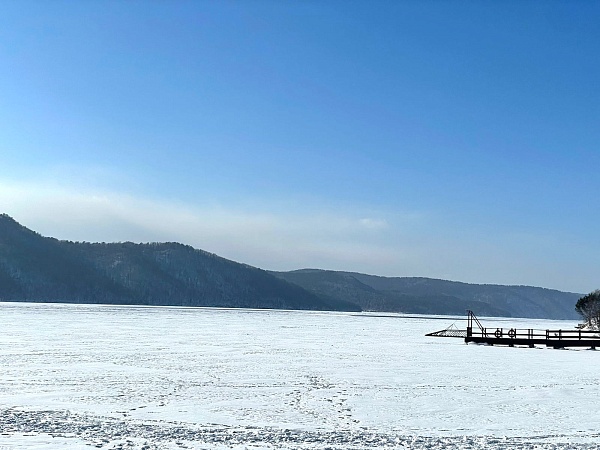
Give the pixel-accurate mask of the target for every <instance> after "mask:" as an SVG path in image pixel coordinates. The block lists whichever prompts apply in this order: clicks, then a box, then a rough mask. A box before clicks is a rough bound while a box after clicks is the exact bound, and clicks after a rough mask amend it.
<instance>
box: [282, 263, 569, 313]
mask: <svg viewBox="0 0 600 450" xmlns="http://www.w3.org/2000/svg"><path fill="white" fill-rule="evenodd" d="M272 273H273V274H274V275H276V276H278V277H280V278H281V279H283V280H286V281H289V282H291V283H296V284H298V286H302V287H303V288H305V289H307V290H309V291H311V292H313V293H315V294H318V295H326V296H328V297H332V298H338V299H341V298H343V299H345V300H347V301H351V302H354V303H356V304H358V305H359V306H360V307H361V308H363V309H364V310H368V311H389V312H404V313H414V314H460V315H462V314H464V313H465V310H466V309H471V310H473V311H474V312H475V313H476V314H479V315H482V316H507V317H531V318H544V319H577V318H578V315H577V313H576V312H575V304H576V303H577V299H578V298H579V297H581V294H574V293H569V292H560V291H556V290H551V289H543V288H538V287H530V286H501V285H486V284H467V283H459V282H455V281H444V280H436V279H431V278H416V277H399V278H388V277H378V276H372V275H365V274H361V273H350V272H335V271H327V270H318V269H304V270H296V271H292V272H272Z"/></svg>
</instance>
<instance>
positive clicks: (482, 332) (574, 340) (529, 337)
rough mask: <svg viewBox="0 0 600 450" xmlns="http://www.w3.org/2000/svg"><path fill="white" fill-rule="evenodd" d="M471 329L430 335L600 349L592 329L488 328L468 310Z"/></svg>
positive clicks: (490, 342)
mask: <svg viewBox="0 0 600 450" xmlns="http://www.w3.org/2000/svg"><path fill="white" fill-rule="evenodd" d="M467 314H468V316H467V329H466V330H460V329H458V328H456V327H449V328H446V329H445V330H441V331H436V332H434V333H429V334H427V335H426V336H438V337H460V338H464V340H465V342H466V343H467V344H468V343H469V342H474V343H477V344H487V345H507V346H509V347H514V346H515V345H523V346H527V347H535V346H536V345H541V346H546V347H553V348H566V347H588V348H592V349H596V347H600V332H598V331H589V330H580V329H573V330H536V329H533V328H527V329H519V328H488V327H484V326H483V325H482V324H481V322H480V321H479V319H477V317H476V316H475V314H473V311H470V310H469V311H467Z"/></svg>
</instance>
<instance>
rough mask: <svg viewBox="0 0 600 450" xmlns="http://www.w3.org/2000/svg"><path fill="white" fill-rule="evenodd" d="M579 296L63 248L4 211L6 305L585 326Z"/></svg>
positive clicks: (158, 251) (154, 252) (142, 248)
mask: <svg viewBox="0 0 600 450" xmlns="http://www.w3.org/2000/svg"><path fill="white" fill-rule="evenodd" d="M580 296H581V295H580V294H574V293H568V292H560V291H555V290H550V289H543V288H537V287H528V286H500V285H478V284H467V283H460V282H454V281H445V280H436V279H430V278H415V277H399V278H387V277H378V276H373V275H365V274H360V273H352V272H335V271H326V270H318V269H304V270H297V271H292V272H267V271H264V270H261V269H258V268H255V267H251V266H248V265H245V264H240V263H237V262H234V261H230V260H227V259H225V258H221V257H219V256H217V255H214V254H212V253H208V252H205V251H203V250H197V249H194V248H192V247H190V246H186V245H182V244H178V243H175V242H168V243H150V244H134V243H131V242H122V243H110V244H106V243H87V242H71V241H59V240H57V239H54V238H49V237H43V236H41V235H40V234H38V233H36V232H34V231H32V230H29V229H27V228H25V227H24V226H22V225H20V224H19V223H17V222H16V221H15V220H14V219H12V218H11V217H9V216H8V215H6V214H0V300H4V301H30V302H66V303H107V304H140V305H172V306H214V307H240V308H274V309H310V310H335V311H360V310H361V309H362V310H368V311H381V312H402V313H413V314H417V313H418V314H458V315H463V314H464V313H465V310H466V309H471V310H473V311H475V313H476V314H478V315H481V316H486V315H487V316H507V317H510V316H513V317H532V318H548V319H576V318H578V316H577V314H576V312H575V304H576V302H577V299H578V298H579V297H580Z"/></svg>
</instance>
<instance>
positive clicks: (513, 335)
mask: <svg viewBox="0 0 600 450" xmlns="http://www.w3.org/2000/svg"><path fill="white" fill-rule="evenodd" d="M467 337H481V338H489V339H492V338H497V339H501V338H502V339H545V340H548V341H549V340H590V339H598V340H599V341H600V333H599V332H598V331H589V330H536V329H533V328H527V329H519V328H493V327H492V328H488V327H482V328H481V329H479V328H476V329H473V328H472V327H467Z"/></svg>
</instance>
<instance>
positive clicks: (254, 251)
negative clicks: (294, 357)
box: [0, 1, 600, 293]
mask: <svg viewBox="0 0 600 450" xmlns="http://www.w3.org/2000/svg"><path fill="white" fill-rule="evenodd" d="M376 6H377V7H376V8H375V7H374V4H372V3H367V2H357V1H344V2H342V1H328V2H316V1H306V2H291V1H282V2H272V1H253V2H234V1H224V2H208V1H207V2H188V1H174V2H146V1H145V2H142V1H128V2H100V1H89V2H69V1H53V2H43V1H23V2H6V3H4V4H3V13H2V14H1V15H0V61H2V62H1V64H2V68H3V70H1V71H0V92H1V93H2V100H1V101H0V136H2V139H0V155H1V156H0V212H1V213H6V214H8V215H10V216H11V217H13V218H15V220H17V221H18V222H20V223H21V224H22V225H24V226H26V227H28V228H30V229H33V230H35V231H37V232H39V233H41V234H42V235H44V236H51V237H56V238H59V239H68V240H79V241H97V242H102V241H104V242H112V241H134V242H147V241H178V242H181V243H184V244H189V245H192V246H194V247H196V248H200V249H203V250H206V251H209V252H213V253H216V254H218V255H220V256H223V257H225V258H229V259H232V260H236V261H239V262H244V263H247V264H250V265H253V266H257V267H260V268H263V269H268V270H293V269H301V268H306V267H311V268H321V269H331V270H344V271H356V272H362V273H369V274H374V275H382V276H420V277H429V278H442V279H448V280H455V281H463V282H469V283H481V284H486V283H487V284H510V285H531V286H540V287H547V288H553V289H559V290H563V291H570V292H579V293H586V292H589V291H591V290H594V289H596V288H598V287H600V285H599V283H598V273H600V256H599V252H598V249H599V244H600V237H599V233H598V230H597V223H599V222H600V209H599V208H597V201H598V200H597V199H598V198H600V195H599V194H600V185H599V183H598V182H597V181H596V179H595V176H594V173H595V171H596V170H597V168H598V167H600V147H599V143H600V127H599V126H598V124H599V123H600V120H599V119H600V94H599V89H598V80H599V79H600V58H598V56H597V49H598V48H599V45H600V29H599V28H598V26H597V24H598V23H600V4H599V3H587V2H586V3H584V2H567V1H556V2H498V3H496V2H412V1H408V2H391V1H382V2H378V3H376Z"/></svg>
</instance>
